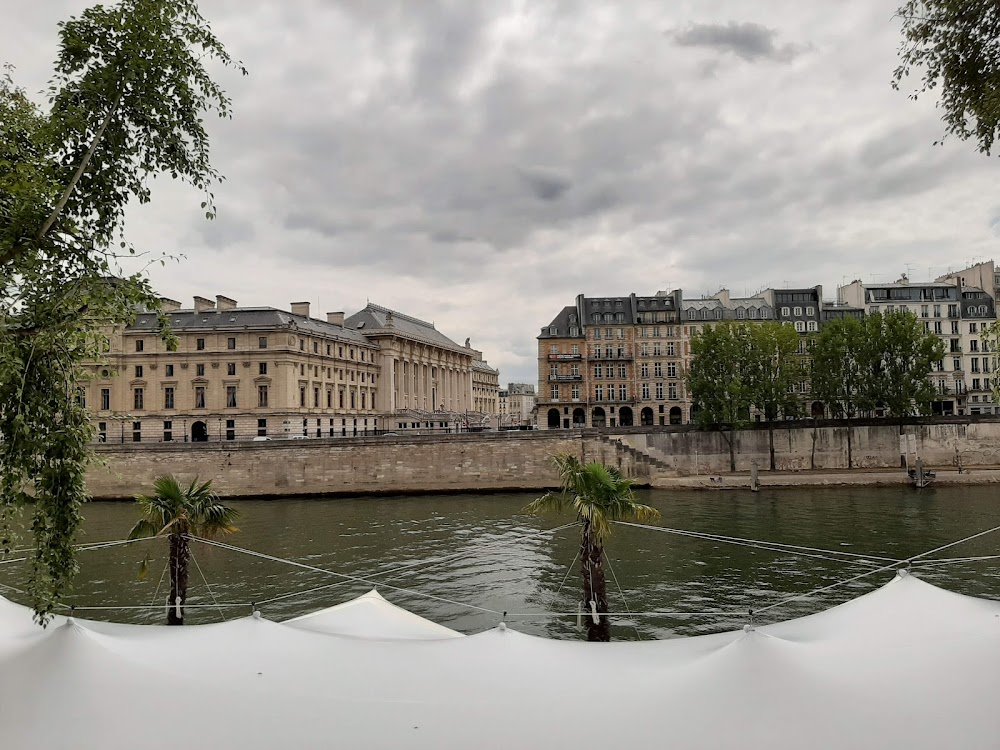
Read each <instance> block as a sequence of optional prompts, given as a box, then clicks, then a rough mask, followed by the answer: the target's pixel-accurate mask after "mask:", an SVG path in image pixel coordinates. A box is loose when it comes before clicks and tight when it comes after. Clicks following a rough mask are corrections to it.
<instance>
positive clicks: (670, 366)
mask: <svg viewBox="0 0 1000 750" xmlns="http://www.w3.org/2000/svg"><path fill="white" fill-rule="evenodd" d="M667 377H668V378H676V377H677V363H676V362H667Z"/></svg>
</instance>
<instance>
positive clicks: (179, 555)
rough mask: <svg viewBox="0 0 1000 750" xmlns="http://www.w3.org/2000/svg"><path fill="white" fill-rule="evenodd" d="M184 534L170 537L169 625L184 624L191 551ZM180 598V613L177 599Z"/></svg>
mask: <svg viewBox="0 0 1000 750" xmlns="http://www.w3.org/2000/svg"><path fill="white" fill-rule="evenodd" d="M185 534H186V530H185V531H184V533H180V534H171V535H170V564H169V567H170V606H169V607H168V608H167V625H183V624H184V602H186V601H187V587H188V562H190V560H191V550H190V549H189V548H188V540H187V537H186V536H185ZM178 597H180V612H179V613H178V610H177V598H178Z"/></svg>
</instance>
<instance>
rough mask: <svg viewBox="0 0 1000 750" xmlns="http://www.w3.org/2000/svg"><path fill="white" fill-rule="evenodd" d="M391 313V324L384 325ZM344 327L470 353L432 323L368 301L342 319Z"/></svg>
mask: <svg viewBox="0 0 1000 750" xmlns="http://www.w3.org/2000/svg"><path fill="white" fill-rule="evenodd" d="M389 315H392V326H388V327H387V326H386V322H387V318H388V316H389ZM344 328H349V329H351V331H352V332H355V333H358V334H359V335H362V334H367V335H369V336H371V335H372V334H373V333H378V334H381V335H395V336H401V337H402V338H408V339H414V340H415V341H420V342H423V343H425V344H431V345H433V346H439V347H441V348H442V349H450V350H452V351H456V352H460V353H462V354H470V352H469V350H468V349H467V348H465V347H464V346H461V345H459V344H456V343H455V342H454V341H452V340H451V339H450V338H448V337H447V336H445V335H444V334H443V333H441V332H440V331H439V330H438V329H437V328H435V327H434V324H433V323H428V322H427V321H425V320H420V319H419V318H414V317H412V316H410V315H405V314H404V313H401V312H397V311H396V310H391V309H389V308H387V307H381V306H380V305H376V304H374V303H368V306H367V307H365V308H364V309H363V310H359V311H358V312H356V313H354V314H353V315H351V316H349V317H348V318H347V319H346V320H345V321H344Z"/></svg>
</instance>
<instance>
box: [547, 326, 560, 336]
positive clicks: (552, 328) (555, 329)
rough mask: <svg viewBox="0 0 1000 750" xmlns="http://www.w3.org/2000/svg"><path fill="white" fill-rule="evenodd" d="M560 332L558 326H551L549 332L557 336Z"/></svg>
mask: <svg viewBox="0 0 1000 750" xmlns="http://www.w3.org/2000/svg"><path fill="white" fill-rule="evenodd" d="M557 333H559V329H558V328H557V327H556V326H549V334H550V335H552V336H555V335H556V334H557Z"/></svg>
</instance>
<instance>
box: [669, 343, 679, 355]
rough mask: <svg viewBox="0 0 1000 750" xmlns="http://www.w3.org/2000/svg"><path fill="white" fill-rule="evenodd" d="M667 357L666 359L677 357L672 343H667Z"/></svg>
mask: <svg viewBox="0 0 1000 750" xmlns="http://www.w3.org/2000/svg"><path fill="white" fill-rule="evenodd" d="M667 356H668V357H675V356H677V353H676V351H675V349H674V342H673V341H668V342H667Z"/></svg>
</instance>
